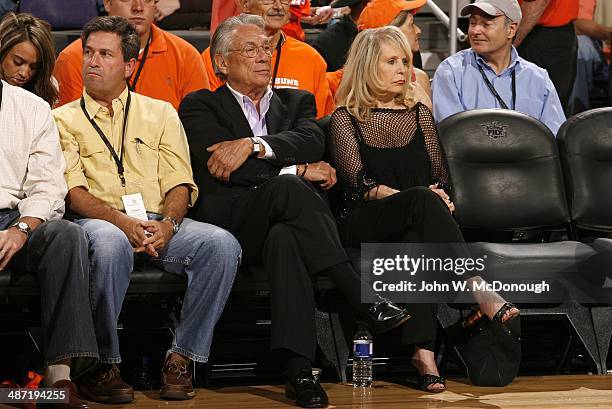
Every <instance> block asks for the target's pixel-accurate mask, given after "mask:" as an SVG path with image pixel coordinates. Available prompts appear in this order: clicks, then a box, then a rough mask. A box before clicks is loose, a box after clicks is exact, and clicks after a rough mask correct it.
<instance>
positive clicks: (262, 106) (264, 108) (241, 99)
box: [225, 83, 274, 117]
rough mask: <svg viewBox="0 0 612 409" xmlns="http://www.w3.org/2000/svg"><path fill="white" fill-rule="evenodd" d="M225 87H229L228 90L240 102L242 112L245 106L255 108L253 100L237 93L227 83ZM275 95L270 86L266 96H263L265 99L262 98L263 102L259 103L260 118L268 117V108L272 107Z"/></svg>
mask: <svg viewBox="0 0 612 409" xmlns="http://www.w3.org/2000/svg"><path fill="white" fill-rule="evenodd" d="M225 85H227V89H229V90H230V92H231V93H232V95H233V96H234V98H236V101H238V104H239V105H240V109H242V112H244V106H245V104H248V103H250V104H252V105H253V106H255V103H254V102H253V100H252V99H251V98H249V97H247V96H246V95H244V94H241V93H240V92H238V91H236V90H235V89H233V88H232V87H231V86H230V85H229V84H228V83H226V84H225ZM273 94H274V92H273V91H272V90H271V89H270V86H268V87H267V88H266V92H265V94H264V95H263V97H261V101H260V103H259V112H260V114H259V116H260V117H262V116H264V115H266V113H267V112H268V108H269V107H270V100H271V99H272V95H273Z"/></svg>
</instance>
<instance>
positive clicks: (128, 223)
mask: <svg viewBox="0 0 612 409" xmlns="http://www.w3.org/2000/svg"><path fill="white" fill-rule="evenodd" d="M81 39H82V43H83V44H84V52H83V80H84V81H83V82H84V84H85V90H84V91H83V93H82V97H81V98H80V100H76V101H73V102H71V103H69V104H67V105H64V106H62V107H61V108H58V109H56V110H55V111H53V113H54V116H55V119H56V122H57V125H58V128H59V132H60V139H61V144H62V149H63V151H64V156H65V158H66V163H67V164H66V172H65V178H66V182H67V185H68V195H67V202H68V203H69V207H70V210H71V211H72V212H73V213H75V214H76V215H77V216H76V218H75V222H76V223H77V224H79V225H80V226H82V227H83V228H84V229H85V231H86V232H87V235H88V238H89V247H90V266H91V271H90V275H91V298H92V307H93V316H94V325H95V330H96V337H97V341H98V349H99V353H100V361H101V362H102V364H103V365H101V366H100V367H99V368H98V369H96V370H94V371H92V372H90V373H88V374H87V375H85V376H83V377H81V378H79V379H78V380H76V381H75V383H77V385H78V387H79V391H80V392H81V395H82V396H83V397H84V398H86V399H88V400H91V401H94V402H100V403H127V402H130V401H131V400H133V395H134V394H133V391H132V388H131V387H130V386H129V385H127V384H126V383H125V382H123V380H121V377H120V375H119V370H118V368H117V366H116V364H117V363H119V362H120V361H121V357H120V355H119V341H118V337H117V328H116V326H117V319H118V317H119V312H120V311H121V304H122V303H123V299H124V296H125V293H126V291H127V287H128V284H129V281H130V273H131V271H132V268H133V263H134V258H133V253H134V252H136V253H144V254H147V255H148V256H149V257H150V258H151V260H152V262H153V263H154V264H156V265H157V266H159V267H160V268H162V269H163V270H165V271H167V272H170V273H174V274H177V275H180V276H186V277H187V282H188V283H189V284H188V288H187V291H186V293H185V297H184V300H183V308H182V311H181V322H180V324H179V325H178V327H177V328H176V331H175V338H174V341H173V343H172V348H170V349H169V350H168V353H167V355H166V361H165V363H164V367H163V373H162V390H161V396H162V398H166V399H190V398H192V397H193V396H194V390H193V386H192V380H191V374H190V371H189V367H190V366H189V364H190V362H191V361H192V360H193V361H197V362H206V361H207V360H208V353H209V349H210V344H211V339H212V334H213V330H214V327H215V324H216V322H217V320H218V319H219V316H220V315H221V312H222V311H223V307H224V305H225V301H226V299H227V296H228V294H229V291H230V289H231V287H232V283H233V279H234V275H235V272H236V269H237V268H238V264H239V260H240V255H241V250H240V246H239V244H238V242H237V241H236V239H235V238H234V237H233V236H232V235H231V234H230V233H228V232H227V231H225V230H223V229H221V228H219V227H216V226H213V225H210V224H205V223H200V222H195V221H193V220H190V219H187V218H184V216H185V213H186V212H187V208H188V206H190V205H193V204H194V202H195V201H196V199H197V196H198V189H197V186H196V185H195V183H194V181H193V178H192V171H191V165H190V160H189V150H188V147H187V140H186V137H185V131H184V130H183V127H182V125H181V123H180V121H179V118H178V114H177V113H176V111H175V110H174V109H173V108H172V106H171V105H170V104H169V103H167V102H163V101H159V100H154V99H152V98H149V97H145V96H143V95H139V94H137V93H134V92H130V91H129V90H128V88H127V85H126V82H125V80H126V78H129V77H130V75H131V74H132V71H133V70H134V66H135V63H136V57H137V56H138V47H139V41H138V34H137V32H136V31H135V30H134V28H133V27H132V26H131V25H130V24H129V23H128V21H127V20H126V19H124V18H123V17H117V16H113V17H98V18H96V19H94V20H92V21H91V22H90V23H88V24H87V25H86V26H85V27H84V29H83V34H82V36H81Z"/></svg>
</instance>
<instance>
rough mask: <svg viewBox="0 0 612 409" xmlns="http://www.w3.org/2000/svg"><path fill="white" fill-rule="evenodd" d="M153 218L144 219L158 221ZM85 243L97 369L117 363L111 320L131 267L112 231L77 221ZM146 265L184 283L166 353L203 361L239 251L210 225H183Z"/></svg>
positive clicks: (127, 249) (126, 245) (125, 246)
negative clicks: (178, 314)
mask: <svg viewBox="0 0 612 409" xmlns="http://www.w3.org/2000/svg"><path fill="white" fill-rule="evenodd" d="M158 218H159V215H153V214H150V215H149V219H158ZM75 223H77V224H79V225H80V226H82V227H83V229H85V231H86V232H87V236H88V239H89V260H90V271H91V274H90V276H91V284H90V297H91V302H92V309H93V318H94V325H95V330H96V337H97V340H98V349H99V352H100V361H101V362H103V363H119V362H121V356H120V353H119V339H118V336H117V320H118V318H119V313H120V312H121V305H122V303H123V299H124V297H125V293H126V291H127V288H128V285H129V282H130V274H131V272H132V269H133V267H134V252H133V248H132V246H131V244H130V242H129V241H128V238H127V236H126V235H125V234H124V233H123V231H121V230H120V229H119V228H118V227H117V226H115V225H113V224H112V223H109V222H106V221H104V220H99V219H77V220H75ZM158 253H159V258H156V259H153V260H152V262H153V263H154V264H155V265H156V266H158V267H160V268H161V269H163V270H164V271H166V272H168V273H173V274H177V275H180V276H186V277H187V283H188V285H187V291H186V292H185V297H184V299H183V307H182V311H181V322H180V324H179V325H178V327H177V328H176V331H175V335H174V340H173V343H172V348H170V351H171V352H176V353H179V354H181V355H183V356H186V357H188V358H190V359H192V360H194V361H197V362H206V361H208V353H209V350H210V344H211V341H212V336H213V331H214V328H215V324H216V323H217V321H218V319H219V317H220V316H221V313H222V312H223V307H224V306H225V302H226V301H227V297H228V296H229V293H230V290H231V288H232V284H233V282H234V277H235V275H236V270H237V269H238V266H239V264H240V258H241V254H242V253H241V249H240V245H239V244H238V241H237V240H236V239H235V238H234V236H232V235H231V233H229V232H227V231H225V230H223V229H222V228H220V227H217V226H213V225H211V224H206V223H200V222H196V221H194V220H191V219H184V220H183V223H182V224H181V228H180V230H179V232H178V233H177V234H175V235H174V237H172V239H171V240H170V242H169V243H168V245H167V246H166V247H165V248H164V249H162V250H161V251H158Z"/></svg>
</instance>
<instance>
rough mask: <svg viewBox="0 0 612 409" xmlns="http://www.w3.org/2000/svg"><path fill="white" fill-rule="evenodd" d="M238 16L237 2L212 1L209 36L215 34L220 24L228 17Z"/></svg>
mask: <svg viewBox="0 0 612 409" xmlns="http://www.w3.org/2000/svg"><path fill="white" fill-rule="evenodd" d="M238 14H240V4H238V0H213V2H212V14H211V19H210V36H211V38H212V35H213V34H214V33H215V30H216V29H217V26H218V25H219V23H220V22H222V21H223V20H225V19H226V18H228V17H232V16H237V15H238Z"/></svg>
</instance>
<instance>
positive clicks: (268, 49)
mask: <svg viewBox="0 0 612 409" xmlns="http://www.w3.org/2000/svg"><path fill="white" fill-rule="evenodd" d="M228 51H231V52H237V53H240V55H241V56H243V57H246V58H255V57H257V55H258V54H259V52H260V51H263V53H264V54H265V55H267V56H268V57H271V56H272V53H273V52H274V48H273V47H272V46H271V45H270V44H264V45H255V44H248V45H246V46H244V47H243V48H234V49H230V50H228Z"/></svg>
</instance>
